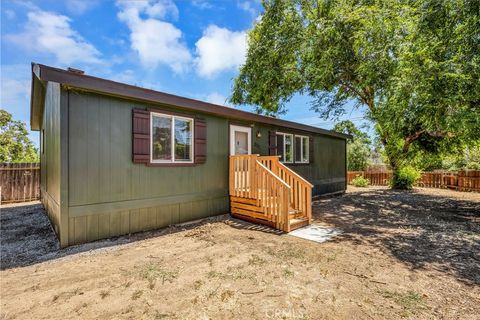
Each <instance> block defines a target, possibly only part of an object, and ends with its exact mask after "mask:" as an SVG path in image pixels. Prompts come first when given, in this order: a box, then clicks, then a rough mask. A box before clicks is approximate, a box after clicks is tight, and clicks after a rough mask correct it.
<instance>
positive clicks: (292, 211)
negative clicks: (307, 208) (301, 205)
mask: <svg viewBox="0 0 480 320" xmlns="http://www.w3.org/2000/svg"><path fill="white" fill-rule="evenodd" d="M288 217H289V218H290V219H296V218H301V217H303V212H302V211H301V210H296V209H293V208H291V207H290V208H289V209H288Z"/></svg>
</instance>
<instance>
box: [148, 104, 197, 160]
mask: <svg viewBox="0 0 480 320" xmlns="http://www.w3.org/2000/svg"><path fill="white" fill-rule="evenodd" d="M150 124H151V131H150V132H151V138H150V141H151V143H150V148H151V153H150V154H151V159H150V161H151V162H153V163H168V162H178V163H182V162H184V163H185V162H186V163H191V162H193V143H192V142H193V119H191V118H184V117H179V116H172V115H167V114H160V113H153V112H152V114H151V119H150Z"/></svg>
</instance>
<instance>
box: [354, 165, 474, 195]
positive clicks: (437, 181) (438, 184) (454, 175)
mask: <svg viewBox="0 0 480 320" xmlns="http://www.w3.org/2000/svg"><path fill="white" fill-rule="evenodd" d="M357 176H362V177H364V178H366V179H368V180H369V181H370V185H373V186H387V185H388V184H389V182H390V179H391V178H392V173H391V172H390V171H348V173H347V183H348V184H352V180H353V179H355V177H357ZM416 185H417V186H418V187H426V188H438V189H447V188H448V189H452V190H458V191H470V192H480V170H467V171H456V172H454V171H438V172H437V171H435V172H423V173H422V176H421V178H420V179H419V180H418V182H417V184H416Z"/></svg>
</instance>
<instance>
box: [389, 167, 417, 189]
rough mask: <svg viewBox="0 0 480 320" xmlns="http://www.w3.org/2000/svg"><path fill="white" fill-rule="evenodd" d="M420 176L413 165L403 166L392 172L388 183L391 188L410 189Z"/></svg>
mask: <svg viewBox="0 0 480 320" xmlns="http://www.w3.org/2000/svg"><path fill="white" fill-rule="evenodd" d="M420 177H421V173H420V172H419V171H418V170H417V169H415V168H414V167H410V166H407V167H403V168H400V169H398V170H397V171H394V172H393V176H392V181H391V183H390V185H391V187H392V188H393V189H404V190H411V189H412V188H413V185H414V184H415V183H416V182H417V180H418V179H420Z"/></svg>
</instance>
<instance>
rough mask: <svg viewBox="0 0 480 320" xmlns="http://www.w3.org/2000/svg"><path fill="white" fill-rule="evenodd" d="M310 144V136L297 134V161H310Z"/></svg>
mask: <svg viewBox="0 0 480 320" xmlns="http://www.w3.org/2000/svg"><path fill="white" fill-rule="evenodd" d="M309 145H310V144H309V141H308V137H305V136H297V135H295V162H297V163H308V161H309V159H308V156H309V149H308V148H309Z"/></svg>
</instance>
